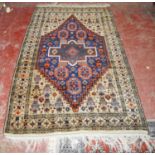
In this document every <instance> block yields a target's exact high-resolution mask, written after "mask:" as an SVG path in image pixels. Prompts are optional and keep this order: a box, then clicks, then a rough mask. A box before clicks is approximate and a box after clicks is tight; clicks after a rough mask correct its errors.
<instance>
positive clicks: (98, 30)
mask: <svg viewBox="0 0 155 155" xmlns="http://www.w3.org/2000/svg"><path fill="white" fill-rule="evenodd" d="M16 68H17V69H16V72H15V76H14V79H13V85H12V89H11V92H10V98H9V109H8V118H7V121H6V126H5V133H11V134H33V133H35V134H41V133H52V132H61V133H62V132H65V131H67V132H69V131H74V132H75V131H80V130H86V131H88V130H89V131H90V132H91V133H92V130H98V132H99V130H102V131H103V130H108V131H109V130H110V131H116V130H121V131H120V132H123V130H125V131H130V130H131V131H132V132H133V131H134V130H136V132H137V131H138V132H140V131H142V132H144V131H145V132H146V131H147V124H146V119H145V116H144V112H143V109H142V106H141V103H140V100H139V97H138V92H137V89H136V85H135V82H134V78H133V76H132V72H131V70H130V66H129V64H128V61H127V57H126V55H125V52H124V49H123V46H122V45H121V40H120V37H119V33H118V32H117V30H116V26H115V25H114V22H113V16H112V14H111V12H110V10H109V9H107V8H102V7H85V8H80V7H76V6H72V7H37V8H36V10H35V11H34V14H33V17H32V20H31V23H30V25H29V27H28V30H27V33H26V36H25V40H24V43H23V46H22V48H21V53H20V57H19V60H18V64H17V66H16Z"/></svg>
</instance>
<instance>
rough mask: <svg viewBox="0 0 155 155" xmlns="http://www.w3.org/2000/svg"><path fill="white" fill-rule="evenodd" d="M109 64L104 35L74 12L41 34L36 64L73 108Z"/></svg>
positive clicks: (75, 109)
mask: <svg viewBox="0 0 155 155" xmlns="http://www.w3.org/2000/svg"><path fill="white" fill-rule="evenodd" d="M109 66H110V63H109V60H108V54H107V49H106V45H105V41H104V37H102V36H99V35H98V34H95V33H94V32H92V31H91V30H89V29H87V28H86V27H85V26H84V25H83V24H82V23H81V22H80V21H79V20H78V19H77V18H76V17H75V16H74V15H71V16H70V17H69V18H68V19H67V20H66V21H65V22H64V23H63V24H61V25H60V26H59V27H58V28H57V29H56V30H54V31H52V32H50V33H48V34H45V35H44V36H42V37H41V41H40V48H39V53H38V59H37V65H36V67H37V69H38V70H39V71H40V72H41V74H42V75H44V76H45V78H47V79H48V80H49V81H50V82H51V83H52V85H53V86H54V87H55V88H57V89H58V90H59V91H60V92H61V94H62V95H63V97H64V98H65V99H66V100H67V101H69V103H70V106H71V107H72V109H73V111H74V112H75V111H76V112H77V111H78V109H79V106H81V104H82V101H83V99H84V98H85V96H86V95H87V93H88V91H89V90H90V89H91V88H92V87H93V86H94V83H95V82H96V81H97V80H98V79H99V78H100V77H101V76H102V75H103V74H104V73H105V71H106V70H107V69H108V68H109ZM86 92H87V93H86Z"/></svg>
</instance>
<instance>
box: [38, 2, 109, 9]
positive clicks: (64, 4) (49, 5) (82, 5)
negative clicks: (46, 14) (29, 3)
mask: <svg viewBox="0 0 155 155" xmlns="http://www.w3.org/2000/svg"><path fill="white" fill-rule="evenodd" d="M110 6H111V5H110V4H108V3H104V4H101V3H98V4H88V3H87V4H86V5H84V4H82V3H81V4H70V3H68V4H67V3H63V4H62V3H58V2H55V3H51V4H38V5H37V6H36V7H69V8H70V7H80V8H88V7H110Z"/></svg>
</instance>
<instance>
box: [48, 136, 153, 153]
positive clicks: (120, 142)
mask: <svg viewBox="0 0 155 155" xmlns="http://www.w3.org/2000/svg"><path fill="white" fill-rule="evenodd" d="M51 144H52V143H51ZM48 147H49V150H50V148H52V145H50V143H49V146H48ZM52 151H53V150H52V149H51V152H52ZM54 151H55V152H59V153H153V152H155V139H151V138H150V137H149V136H147V135H145V136H144V135H136V136H135V135H116V134H111V135H109V134H108V135H103V134H102V135H100V136H91V135H89V136H88V135H87V136H73V137H71V136H65V137H61V138H59V139H58V140H57V141H56V145H55V150H54Z"/></svg>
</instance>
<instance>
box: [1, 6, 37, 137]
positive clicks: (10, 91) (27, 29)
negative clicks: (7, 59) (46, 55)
mask: <svg viewBox="0 0 155 155" xmlns="http://www.w3.org/2000/svg"><path fill="white" fill-rule="evenodd" d="M35 12H36V7H35V8H34V10H33V12H32V15H31V17H30V20H29V22H28V25H27V28H26V32H25V34H24V38H23V41H22V44H21V46H20V50H19V53H18V57H17V59H16V62H15V64H16V66H15V68H14V71H13V75H12V79H11V86H10V90H9V95H8V101H7V110H6V113H5V119H4V126H3V130H2V133H3V134H4V135H5V133H6V128H7V122H8V117H9V111H10V108H9V107H10V104H11V103H10V99H11V93H12V90H13V86H14V81H15V75H16V72H17V69H18V63H19V60H20V57H21V54H22V49H23V45H24V43H25V39H26V36H27V34H28V31H29V27H30V25H31V24H32V20H33V18H34V14H35Z"/></svg>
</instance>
